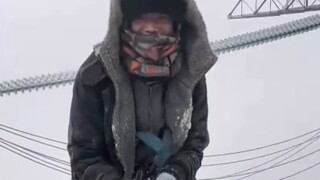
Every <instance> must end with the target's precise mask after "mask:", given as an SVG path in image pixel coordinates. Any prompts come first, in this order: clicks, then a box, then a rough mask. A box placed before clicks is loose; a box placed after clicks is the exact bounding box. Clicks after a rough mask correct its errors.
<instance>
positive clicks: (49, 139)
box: [0, 124, 68, 145]
mask: <svg viewBox="0 0 320 180" xmlns="http://www.w3.org/2000/svg"><path fill="white" fill-rule="evenodd" d="M0 126H1V127H3V128H7V129H10V130H13V131H17V132H20V133H23V134H27V135H30V136H33V137H37V138H40V139H44V140H48V141H52V142H55V143H59V144H62V145H67V144H68V143H66V142H62V141H58V140H55V139H51V138H47V137H44V136H39V135H36V134H33V133H30V132H26V131H22V130H19V129H16V128H13V127H10V126H6V125H4V124H0Z"/></svg>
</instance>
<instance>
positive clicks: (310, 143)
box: [237, 133, 320, 180]
mask: <svg viewBox="0 0 320 180" xmlns="http://www.w3.org/2000/svg"><path fill="white" fill-rule="evenodd" d="M319 134H320V133H318V134H316V135H319ZM318 139H319V138H316V139H314V140H312V141H311V142H309V143H308V144H307V145H305V146H304V147H302V148H301V149H300V150H298V151H297V152H295V153H293V154H291V155H290V156H288V157H286V158H284V159H283V160H281V161H279V162H277V163H275V164H273V165H272V166H271V167H274V166H276V165H278V164H280V163H282V162H284V161H286V160H287V159H290V158H291V157H293V156H294V155H296V154H298V153H299V152H301V151H303V150H304V149H306V148H307V147H309V146H310V145H312V144H313V143H314V142H315V141H317V140H318ZM294 150H295V149H293V150H291V151H289V152H288V153H290V152H292V151H294ZM256 174H258V173H252V174H250V175H247V176H245V177H241V178H239V179H237V180H241V179H245V178H248V177H251V176H254V175H256Z"/></svg>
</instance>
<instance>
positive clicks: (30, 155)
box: [0, 141, 69, 171]
mask: <svg viewBox="0 0 320 180" xmlns="http://www.w3.org/2000/svg"><path fill="white" fill-rule="evenodd" d="M0 142H2V144H4V145H6V146H7V147H10V148H12V149H14V150H16V151H18V152H20V153H23V154H25V155H26V156H29V157H31V158H34V159H36V160H39V161H41V162H43V163H47V164H49V165H51V166H54V167H56V168H60V169H62V170H65V171H69V169H66V168H64V167H61V166H59V165H56V164H54V163H51V162H49V161H46V160H43V159H41V158H39V157H36V156H34V155H32V154H30V153H27V152H25V151H22V150H20V149H18V148H16V147H14V146H12V145H10V144H9V143H6V142H4V141H0Z"/></svg>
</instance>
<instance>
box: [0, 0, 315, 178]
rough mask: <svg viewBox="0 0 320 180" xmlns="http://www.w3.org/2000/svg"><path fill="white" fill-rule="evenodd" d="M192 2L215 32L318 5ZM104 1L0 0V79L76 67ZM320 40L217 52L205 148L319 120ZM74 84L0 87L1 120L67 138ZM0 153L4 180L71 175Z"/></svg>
mask: <svg viewBox="0 0 320 180" xmlns="http://www.w3.org/2000/svg"><path fill="white" fill-rule="evenodd" d="M248 1H250V0H248ZM197 2H198V5H199V7H200V9H201V11H202V12H203V16H204V18H205V20H206V23H207V27H208V32H209V37H210V39H211V40H212V41H214V40H218V39H222V38H225V37H228V36H232V35H236V34H241V33H245V32H247V31H253V30H257V29H260V28H264V27H269V26H273V25H276V24H279V23H284V22H287V21H290V20H294V19H298V18H301V17H306V16H308V15H311V14H315V12H313V13H304V14H296V15H286V16H281V17H271V18H259V19H246V20H227V18H226V17H227V14H228V13H229V12H230V10H231V9H232V8H233V6H234V5H235V3H236V2H237V0H229V1H218V0H198V1H197ZM108 5H109V1H105V0H95V1H92V0H91V1H89V0H69V1H63V0H55V1H53V0H27V1H26V0H0V81H2V80H11V79H17V78H21V77H25V76H34V75H39V74H46V73H53V72H57V71H61V70H76V69H77V68H78V67H79V66H80V65H81V63H82V62H83V61H84V60H85V59H86V58H87V56H88V55H89V54H90V52H91V51H92V46H93V44H95V43H97V42H99V41H101V40H102V39H103V37H104V35H105V32H106V29H107V19H108V12H109V11H108ZM319 46H320V31H319V30H317V31H313V32H309V33H306V34H302V35H298V36H295V37H291V38H288V39H284V40H280V41H277V42H272V43H269V44H266V45H262V46H259V47H254V48H250V49H246V50H242V51H238V52H233V53H229V54H224V55H220V56H219V61H218V62H217V63H216V65H215V66H214V67H213V68H212V70H211V71H210V72H209V74H208V76H207V80H208V95H209V105H210V117H209V128H210V137H211V144H210V146H209V147H208V148H207V150H206V154H217V153H224V152H231V151H238V150H244V149H248V148H254V147H258V146H263V145H267V144H271V143H274V142H278V141H281V140H284V139H288V138H291V137H294V136H297V135H300V134H303V133H305V132H308V131H311V130H313V129H316V128H319V127H320V120H319V118H320V114H319V107H320V95H319V92H320V81H319V77H320V71H319V68H320V61H319ZM71 89H72V86H70V85H69V86H66V87H62V88H58V89H52V90H46V91H39V92H32V93H26V94H19V95H15V96H5V97H2V98H0V122H1V123H2V124H6V125H9V126H12V127H16V128H18V129H22V130H26V131H30V132H33V133H35V134H40V135H44V136H48V137H52V138H54V139H59V140H62V141H66V140H67V125H68V118H69V108H70V100H71V95H72V94H71ZM0 137H2V138H6V139H8V140H11V141H14V142H17V143H19V144H22V145H25V146H27V147H30V148H32V149H35V150H37V151H41V152H44V153H48V154H50V155H54V156H56V157H59V158H63V159H66V160H67V159H68V155H67V154H66V153H65V152H62V151H59V150H53V149H51V148H46V147H43V146H40V145H38V144H34V143H31V142H29V141H26V140H23V139H21V138H18V137H15V136H12V135H9V134H7V133H5V132H2V131H0ZM295 143H297V142H295ZM289 145H291V144H290V143H289V144H285V145H284V146H278V147H276V148H273V149H267V150H265V151H259V152H254V153H249V154H245V155H240V156H230V157H224V158H216V159H215V158H211V159H205V160H204V162H203V164H208V163H218V162H223V161H230V160H237V159H241V158H246V157H252V156H255V155H258V154H263V153H267V152H271V151H274V150H279V149H281V148H283V147H287V146H289ZM319 145H320V143H319V142H316V143H315V144H313V145H312V146H310V147H309V148H307V149H306V150H305V151H303V152H302V153H300V154H298V155H297V156H294V157H293V158H296V157H299V156H301V155H303V154H307V153H309V152H311V151H313V150H316V149H317V148H319V147H320V146H319ZM273 157H275V156H273ZM0 159H1V160H0V172H1V173H0V179H1V180H2V179H3V180H43V179H47V180H57V179H59V180H67V179H70V178H69V177H68V176H66V175H64V174H60V173H58V172H55V171H52V170H50V169H47V168H45V167H42V166H40V165H37V164H34V163H33V162H30V161H27V160H25V159H23V158H21V157H18V156H16V155H14V154H12V153H10V152H8V151H6V150H4V149H1V148H0ZM269 159H270V158H269ZM319 159H320V155H319V154H315V155H314V156H312V157H310V158H306V159H304V160H302V161H299V162H297V163H294V164H292V165H288V166H285V167H283V168H278V169H275V170H272V171H268V172H264V173H261V174H259V175H256V176H253V177H252V178H248V179H252V180H257V179H258V180H273V179H278V178H280V177H284V176H287V175H289V174H292V173H294V172H296V171H299V170H301V169H303V168H306V167H308V166H311V165H312V164H314V163H317V161H319ZM266 160H268V158H265V159H261V160H260V161H252V162H248V163H241V164H236V165H227V166H219V167H206V168H202V169H201V170H200V171H199V176H198V177H199V178H206V177H217V176H223V175H226V174H228V173H231V172H235V171H240V170H242V169H246V168H249V167H251V166H254V165H256V164H259V163H261V162H264V161H266ZM265 167H268V166H265ZM319 169H320V167H318V168H315V169H313V170H310V171H308V172H306V173H304V174H302V175H299V176H297V177H295V178H292V179H295V180H302V179H303V180H316V179H318V178H319V177H320V171H319ZM231 179H234V178H231Z"/></svg>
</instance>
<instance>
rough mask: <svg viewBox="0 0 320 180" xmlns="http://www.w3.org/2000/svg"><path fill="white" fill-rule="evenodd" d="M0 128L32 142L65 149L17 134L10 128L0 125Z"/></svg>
mask: <svg viewBox="0 0 320 180" xmlns="http://www.w3.org/2000/svg"><path fill="white" fill-rule="evenodd" d="M0 130H3V131H6V132H8V133H10V134H13V135H16V136H19V137H22V138H25V139H28V140H30V141H33V142H37V143H39V144H42V145H45V146H49V147H52V148H55V149H59V150H63V151H66V149H65V148H61V147H58V146H55V145H52V144H48V143H45V142H42V141H38V140H35V139H32V138H29V137H26V136H23V135H20V134H18V133H15V132H12V131H10V130H7V129H4V128H2V127H0Z"/></svg>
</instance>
